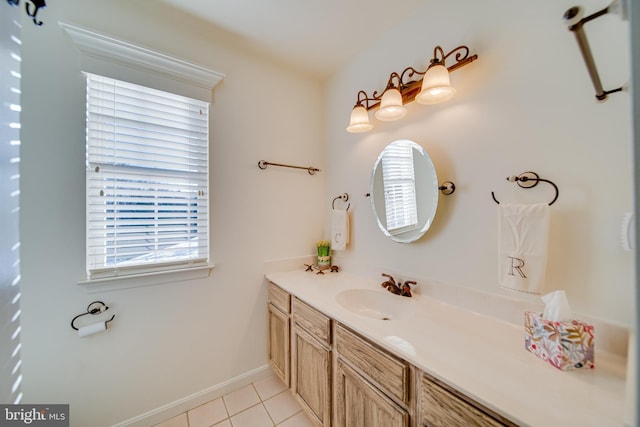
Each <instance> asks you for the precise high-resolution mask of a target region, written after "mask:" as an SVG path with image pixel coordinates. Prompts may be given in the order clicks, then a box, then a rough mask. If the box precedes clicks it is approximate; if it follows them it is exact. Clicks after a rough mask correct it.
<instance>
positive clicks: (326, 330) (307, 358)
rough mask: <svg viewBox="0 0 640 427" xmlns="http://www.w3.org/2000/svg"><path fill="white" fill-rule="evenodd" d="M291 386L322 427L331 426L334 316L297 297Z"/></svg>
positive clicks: (294, 304)
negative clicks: (332, 321)
mask: <svg viewBox="0 0 640 427" xmlns="http://www.w3.org/2000/svg"><path fill="white" fill-rule="evenodd" d="M292 305H293V307H292V312H293V314H292V317H293V333H292V356H291V358H292V363H291V364H292V374H291V375H292V378H291V389H292V391H293V393H294V395H295V396H296V398H297V399H298V401H299V402H300V403H301V404H302V406H303V407H304V408H305V410H306V413H307V414H308V415H309V416H310V417H311V419H312V420H313V421H314V422H315V423H316V424H317V425H318V426H330V425H331V380H332V376H331V369H332V363H331V319H330V318H329V317H327V316H325V315H324V314H322V313H320V312H319V311H317V310H315V309H314V308H312V307H310V306H308V305H307V304H305V303H304V302H302V301H300V300H298V299H296V298H294V300H293V304H292Z"/></svg>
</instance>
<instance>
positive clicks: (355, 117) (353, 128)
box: [347, 105, 373, 133]
mask: <svg viewBox="0 0 640 427" xmlns="http://www.w3.org/2000/svg"><path fill="white" fill-rule="evenodd" d="M371 128H373V125H372V124H371V123H369V112H368V111H367V109H366V108H364V107H363V106H361V105H358V106H356V107H354V108H353V110H351V119H350V120H349V126H347V132H351V133H357V132H366V131H368V130H371Z"/></svg>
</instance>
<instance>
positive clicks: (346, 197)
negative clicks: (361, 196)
mask: <svg viewBox="0 0 640 427" xmlns="http://www.w3.org/2000/svg"><path fill="white" fill-rule="evenodd" d="M336 200H342V201H343V202H348V201H349V193H342V194H341V195H339V196H336V197H334V198H333V202H331V209H334V210H335V208H336ZM350 207H351V203H349V204H348V205H347V210H349V208H350Z"/></svg>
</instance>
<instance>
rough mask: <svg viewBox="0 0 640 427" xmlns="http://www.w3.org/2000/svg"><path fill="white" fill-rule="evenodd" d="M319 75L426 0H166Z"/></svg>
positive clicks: (352, 53) (331, 68)
mask: <svg viewBox="0 0 640 427" xmlns="http://www.w3.org/2000/svg"><path fill="white" fill-rule="evenodd" d="M162 1H163V2H165V3H168V4H170V5H172V6H173V7H175V8H178V9H181V10H183V11H185V12H187V13H190V14H193V15H196V16H198V17H200V18H202V19H204V20H206V21H209V22H211V23H212V24H215V25H216V26H217V27H220V28H222V29H224V30H226V31H229V32H231V33H233V34H235V35H237V36H239V37H241V38H243V39H244V40H247V41H248V42H249V43H250V44H251V45H253V47H255V48H258V49H260V51H262V52H263V53H265V54H267V55H269V56H271V57H273V58H275V59H277V60H278V61H281V62H284V63H286V64H289V65H292V66H295V67H296V68H298V69H300V70H303V71H305V72H307V73H310V74H312V75H314V76H316V77H318V78H320V79H324V78H326V77H328V76H330V75H331V74H332V73H333V72H335V71H336V70H338V69H339V68H340V67H341V66H342V65H344V64H345V63H346V62H347V61H348V60H349V59H350V58H351V57H352V56H353V55H355V54H357V53H358V52H360V51H361V50H363V49H365V48H366V47H367V46H369V44H370V43H371V42H372V41H373V40H375V39H376V38H378V37H380V36H381V35H382V34H384V33H385V32H386V31H388V30H390V29H391V28H393V27H394V26H395V25H397V24H398V23H399V22H401V21H402V20H403V19H404V18H406V17H407V16H408V15H409V14H411V11H412V10H413V9H415V8H416V7H418V6H419V5H420V4H423V3H424V0H394V1H393V2H390V1H389V0H268V1H267V0H190V1H185V0H162Z"/></svg>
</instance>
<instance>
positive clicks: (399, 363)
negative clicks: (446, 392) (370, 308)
mask: <svg viewBox="0 0 640 427" xmlns="http://www.w3.org/2000/svg"><path fill="white" fill-rule="evenodd" d="M336 349H337V352H338V355H339V357H340V358H342V359H344V360H346V361H348V362H349V363H350V364H351V365H353V366H355V367H356V368H358V369H360V370H361V371H362V372H363V373H364V374H366V375H367V376H368V377H369V378H371V379H372V380H373V381H375V382H377V383H378V385H379V386H380V387H381V388H382V389H383V390H386V391H387V392H388V393H389V394H390V395H392V396H394V397H396V398H398V399H399V400H401V401H402V402H405V403H408V402H409V371H410V368H409V364H408V363H406V362H405V361H403V360H401V359H398V358H397V357H394V356H392V355H391V354H389V353H387V352H386V351H384V350H381V349H379V348H377V347H375V346H373V345H371V344H369V343H368V342H366V341H365V340H363V339H362V338H360V337H359V336H357V335H355V334H354V333H353V332H351V331H349V330H347V329H346V328H344V327H343V326H342V325H338V326H337V328H336Z"/></svg>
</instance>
